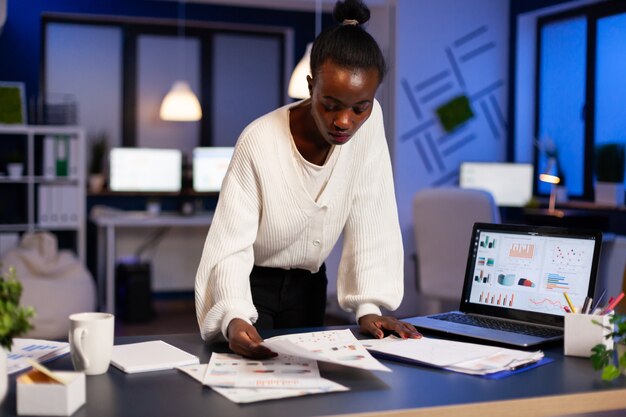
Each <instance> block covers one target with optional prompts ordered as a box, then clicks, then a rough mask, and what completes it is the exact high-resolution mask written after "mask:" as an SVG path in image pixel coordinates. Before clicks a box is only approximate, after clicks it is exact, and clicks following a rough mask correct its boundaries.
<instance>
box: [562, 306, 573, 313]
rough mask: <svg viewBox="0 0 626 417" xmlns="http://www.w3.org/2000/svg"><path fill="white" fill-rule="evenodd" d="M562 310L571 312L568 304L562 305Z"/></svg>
mask: <svg viewBox="0 0 626 417" xmlns="http://www.w3.org/2000/svg"><path fill="white" fill-rule="evenodd" d="M563 310H565V312H566V313H571V312H572V311H571V310H570V309H569V307H568V306H563Z"/></svg>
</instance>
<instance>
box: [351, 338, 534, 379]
mask: <svg viewBox="0 0 626 417" xmlns="http://www.w3.org/2000/svg"><path fill="white" fill-rule="evenodd" d="M361 342H362V343H363V346H365V347H366V348H367V349H368V350H370V351H371V352H378V353H382V354H384V355H387V356H390V357H395V358H397V359H400V360H405V361H411V362H415V363H420V364H424V365H430V366H436V367H439V368H445V369H449V370H451V371H456V372H463V373H468V374H474V375H486V374H490V373H495V372H501V371H507V370H512V369H516V368H518V367H521V366H524V365H529V364H532V363H535V362H537V361H539V360H540V359H541V358H543V352H541V351H534V352H525V351H522V350H515V349H505V348H501V347H496V346H486V345H479V344H475V343H465V342H457V341H452V340H444V339H431V338H428V337H422V338H421V339H400V338H398V337H395V336H389V337H386V338H384V339H371V340H363V341H361Z"/></svg>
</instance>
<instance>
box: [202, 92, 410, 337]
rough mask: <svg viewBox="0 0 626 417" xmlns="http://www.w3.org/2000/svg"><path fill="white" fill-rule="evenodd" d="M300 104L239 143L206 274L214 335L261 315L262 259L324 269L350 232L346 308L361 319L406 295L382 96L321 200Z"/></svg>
mask: <svg viewBox="0 0 626 417" xmlns="http://www.w3.org/2000/svg"><path fill="white" fill-rule="evenodd" d="M297 104H298V103H292V104H289V105H287V106H284V107H281V108H279V109H277V110H274V111H273V112H271V113H268V114H266V115H265V116H262V117H260V118H259V119H257V120H255V121H254V122H252V123H251V124H250V125H249V126H248V127H246V129H244V131H243V132H242V134H241V136H240V137H239V139H238V141H237V145H236V146H235V152H234V154H233V158H232V160H231V164H230V166H229V168H228V172H227V174H226V177H225V178H224V182H223V184H222V189H221V191H220V197H219V200H218V203H217V207H216V210H215V214H214V216H213V222H212V224H211V227H210V228H209V233H208V235H207V238H206V241H205V245H204V249H203V252H202V259H201V260H200V265H199V267H198V272H197V274H196V283H195V294H196V295H195V296H196V314H197V317H198V324H199V326H200V332H201V334H202V338H203V339H204V340H208V339H211V338H213V337H215V336H217V335H219V333H220V332H221V333H222V334H223V335H226V330H227V327H228V324H229V323H230V321H231V320H232V319H234V318H240V319H243V320H246V321H247V322H249V323H254V322H255V321H256V319H257V317H258V314H257V311H256V308H255V307H254V304H253V303H252V295H251V292H250V272H251V270H252V267H253V265H255V264H256V265H259V266H265V267H276V268H283V269H293V268H299V269H306V270H309V271H311V272H317V271H318V269H319V267H320V266H321V265H322V263H323V262H324V260H325V259H326V258H327V257H328V255H329V253H330V251H331V250H332V248H333V246H334V245H335V243H336V242H337V240H338V238H339V236H340V234H341V233H342V232H343V233H344V236H343V237H344V240H343V250H342V254H341V261H340V264H339V271H338V276H337V293H338V294H337V295H338V301H339V305H340V306H341V308H343V309H344V310H347V311H352V312H354V313H355V314H356V318H357V320H358V318H360V317H362V316H364V315H366V314H380V307H384V308H386V309H389V310H394V309H396V308H397V307H398V305H399V304H400V301H401V300H402V295H403V284H404V282H403V280H404V278H403V258H404V255H403V248H402V238H401V234H400V226H399V222H398V213H397V207H396V200H395V194H394V186H393V177H392V171H391V162H390V158H389V150H388V148H387V141H386V139H385V133H384V127H383V118H382V111H381V108H380V104H379V103H378V102H377V101H374V103H373V109H372V114H371V115H370V117H369V119H368V120H367V121H366V122H365V123H363V125H362V126H361V128H360V129H359V130H358V131H357V133H356V134H355V135H354V136H353V137H352V138H351V140H350V141H349V142H348V143H346V144H344V145H341V146H337V147H335V149H334V150H333V153H332V154H331V155H330V157H329V158H328V160H327V161H326V164H329V163H330V162H331V161H332V162H333V163H334V166H333V168H332V171H331V173H330V177H329V178H328V181H327V182H326V184H325V186H324V187H322V189H321V191H320V193H319V196H318V198H317V201H316V200H315V199H314V198H312V197H311V195H310V194H309V191H308V190H307V189H306V187H305V185H304V183H303V181H302V179H301V176H300V174H299V173H298V171H297V169H298V168H297V165H296V164H295V163H294V154H293V151H292V145H291V143H292V141H293V139H292V137H291V132H290V129H289V107H291V106H294V105H297ZM339 148H340V149H339ZM334 157H336V159H335V160H333V158H334ZM326 164H325V165H326Z"/></svg>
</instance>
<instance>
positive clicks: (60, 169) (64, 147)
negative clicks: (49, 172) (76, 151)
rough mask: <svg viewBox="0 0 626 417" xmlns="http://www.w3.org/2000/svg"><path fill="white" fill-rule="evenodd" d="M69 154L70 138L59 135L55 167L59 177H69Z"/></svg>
mask: <svg viewBox="0 0 626 417" xmlns="http://www.w3.org/2000/svg"><path fill="white" fill-rule="evenodd" d="M69 153H70V144H69V137H68V136H65V135H57V136H56V138H55V160H56V162H55V166H56V176H57V177H67V176H68V170H69V163H68V159H69Z"/></svg>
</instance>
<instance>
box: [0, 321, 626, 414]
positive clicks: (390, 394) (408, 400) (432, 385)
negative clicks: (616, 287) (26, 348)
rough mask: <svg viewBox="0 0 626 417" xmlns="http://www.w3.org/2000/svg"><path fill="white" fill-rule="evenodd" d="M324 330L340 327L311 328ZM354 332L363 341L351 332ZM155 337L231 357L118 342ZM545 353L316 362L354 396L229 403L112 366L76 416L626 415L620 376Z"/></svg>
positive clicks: (64, 365)
mask: <svg viewBox="0 0 626 417" xmlns="http://www.w3.org/2000/svg"><path fill="white" fill-rule="evenodd" d="M329 329H338V327H334V328H324V329H315V330H329ZM300 330H302V331H311V330H313V329H300ZM351 330H352V331H353V332H354V333H355V335H356V336H357V337H359V338H363V336H361V335H359V334H358V330H357V329H356V327H351ZM296 331H297V330H291V332H296ZM274 334H276V333H273V334H272V335H274ZM266 336H268V335H267V334H266ZM154 339H161V340H164V341H165V342H167V343H170V344H172V345H174V346H177V347H179V348H181V349H183V350H185V351H187V352H189V353H192V354H194V355H197V356H198V357H199V358H200V362H201V363H207V362H208V361H209V357H210V354H211V352H212V351H215V352H226V351H227V346H226V344H218V345H205V344H204V343H203V341H202V340H201V339H200V335H199V334H180V335H167V336H135V337H121V338H117V339H116V342H115V343H116V344H125V343H133V342H142V341H147V340H154ZM544 351H545V353H546V356H547V357H549V358H552V359H554V362H552V363H549V364H546V365H544V366H540V367H538V368H535V369H531V370H528V371H526V372H522V373H519V374H516V375H512V376H509V377H507V378H504V379H500V380H490V379H485V378H481V377H476V376H471V375H464V374H459V373H454V372H449V371H444V370H440V369H434V368H427V367H421V366H415V365H407V364H402V363H398V362H392V361H383V362H384V363H385V365H387V366H389V367H390V368H391V370H392V372H369V371H364V370H360V369H356V368H348V367H343V366H340V365H332V364H327V363H320V372H321V374H322V376H323V377H325V378H328V379H330V380H332V381H335V382H337V383H340V384H343V385H345V386H347V387H349V388H350V391H346V392H338V393H330V394H320V395H311V396H305V397H297V398H286V399H280V400H272V401H264V402H257V403H251V404H236V403H233V402H230V401H229V400H227V399H226V398H224V397H222V396H221V395H219V394H218V393H216V392H214V391H213V390H211V389H210V388H209V387H205V386H202V385H201V384H200V383H198V382H197V381H195V380H194V379H192V378H191V377H189V376H187V375H185V374H183V373H182V372H180V371H177V370H168V371H157V372H147V373H140V374H124V373H123V372H121V371H119V370H118V369H117V368H114V367H110V368H109V371H108V372H107V373H106V374H104V375H99V376H88V377H87V384H86V385H87V403H86V404H85V405H84V406H83V407H81V408H80V409H79V410H78V411H77V412H76V413H75V414H73V416H74V417H84V416H89V417H98V416H116V417H138V416H141V417H144V416H190V417H191V416H209V415H211V416H228V417H258V416H272V417H295V416H298V417H309V416H339V415H341V416H344V417H345V416H347V415H354V414H357V413H368V414H367V415H368V416H374V415H375V416H393V417H408V416H428V417H443V416H446V417H492V416H493V417H513V416H515V417H539V416H541V417H549V416H565V415H572V414H579V413H591V412H599V411H603V410H624V411H626V378H625V377H620V378H618V379H617V380H616V381H614V382H612V383H606V382H603V381H602V380H601V378H600V372H596V371H594V370H593V369H592V367H591V362H590V361H589V360H588V359H582V358H574V357H564V356H563V349H562V347H561V346H558V347H552V348H548V349H545V350H544ZM48 366H49V367H50V368H51V369H54V370H71V369H72V364H71V360H70V358H69V356H66V357H63V358H60V359H57V360H55V361H52V362H49V363H48ZM15 395H16V394H15V376H14V375H13V376H11V377H10V378H9V392H8V395H7V397H6V399H5V401H4V403H3V404H2V405H1V406H0V414H2V415H6V416H14V415H15V413H16V397H15ZM370 413H371V414H370ZM623 415H626V413H625V414H623Z"/></svg>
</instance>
